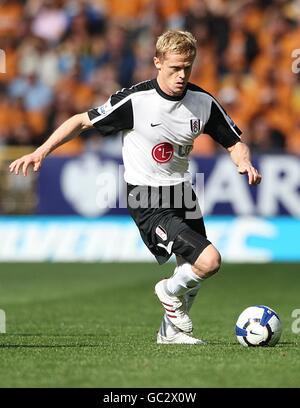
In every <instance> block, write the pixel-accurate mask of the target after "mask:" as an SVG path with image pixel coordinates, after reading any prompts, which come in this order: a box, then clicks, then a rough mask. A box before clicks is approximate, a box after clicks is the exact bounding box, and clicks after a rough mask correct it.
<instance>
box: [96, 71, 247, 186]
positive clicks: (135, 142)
mask: <svg viewBox="0 0 300 408" xmlns="http://www.w3.org/2000/svg"><path fill="white" fill-rule="evenodd" d="M88 115H89V118H90V120H91V122H92V124H93V125H94V126H95V127H96V128H97V129H98V130H99V131H100V133H101V134H102V135H103V136H109V135H113V134H116V133H117V132H119V131H122V132H123V147H122V154H123V161H124V167H125V174H124V178H125V181H126V182H127V183H130V184H133V185H148V186H154V187H158V186H166V185H176V184H179V183H182V182H184V181H187V180H190V174H189V173H188V155H189V153H190V152H191V150H192V148H193V143H194V140H195V139H196V137H198V136H199V135H200V134H201V133H207V134H209V135H210V136H211V137H213V138H214V139H215V140H216V141H217V142H219V143H220V144H221V145H222V146H224V147H230V146H232V145H234V144H235V143H237V142H238V141H240V137H239V136H240V134H241V131H240V130H239V129H238V127H237V126H236V125H235V123H234V122H233V121H232V119H231V118H230V117H229V116H228V115H227V113H226V111H225V110H224V109H223V108H222V106H221V105H220V104H219V103H218V102H217V101H216V99H215V98H213V97H212V96H211V95H210V94H209V93H208V92H206V91H204V90H203V89H202V88H199V87H198V86H196V85H194V84H191V83H188V85H187V87H186V89H185V91H184V93H183V94H182V95H180V96H176V97H175V96H169V95H167V94H166V93H164V92H163V91H162V90H161V89H160V87H159V85H158V82H157V80H156V79H152V80H149V81H145V82H142V83H139V84H137V85H133V86H132V87H131V88H128V89H122V90H120V91H118V92H116V93H115V94H113V95H112V96H111V97H110V98H109V100H108V101H107V102H106V103H105V104H104V105H102V106H100V107H98V108H95V109H91V110H90V111H88Z"/></svg>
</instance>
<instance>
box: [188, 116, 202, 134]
mask: <svg viewBox="0 0 300 408" xmlns="http://www.w3.org/2000/svg"><path fill="white" fill-rule="evenodd" d="M190 124H191V131H192V133H193V134H194V135H197V134H198V133H199V132H200V129H201V121H200V119H191V120H190Z"/></svg>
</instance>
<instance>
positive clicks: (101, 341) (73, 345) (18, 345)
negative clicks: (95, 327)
mask: <svg viewBox="0 0 300 408" xmlns="http://www.w3.org/2000/svg"><path fill="white" fill-rule="evenodd" d="M2 336H3V335H2ZM2 336H1V337H2ZM4 336H5V337H6V338H13V337H16V336H19V337H38V340H37V342H36V343H35V344H28V343H27V344H24V343H21V342H20V343H16V344H11V343H10V344H5V342H3V343H2V344H0V349H3V348H64V347H65V348H78V347H89V348H93V347H94V348H96V347H101V346H103V344H104V343H105V339H103V337H108V335H107V334H106V335H105V334H103V333H102V334H101V335H100V334H98V335H96V334H95V333H93V334H92V333H83V334H80V337H85V338H89V339H90V340H91V343H87V342H84V341H83V342H82V343H80V342H74V343H71V344H70V343H64V342H63V340H62V342H61V343H60V342H56V343H51V344H49V342H50V341H51V340H50V339H51V338H76V339H77V338H78V334H63V333H60V334H59V333H57V334H51V335H49V334H48V335H47V334H44V333H9V334H8V333H7V334H4ZM1 337H0V339H1ZM5 337H2V341H5ZM42 337H45V338H47V340H46V339H45V341H44V344H39V343H43V339H42ZM96 341H97V344H96ZM45 343H46V344H45ZM47 343H48V344H47ZM93 343H95V344H93Z"/></svg>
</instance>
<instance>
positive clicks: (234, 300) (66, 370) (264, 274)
mask: <svg viewBox="0 0 300 408" xmlns="http://www.w3.org/2000/svg"><path fill="white" fill-rule="evenodd" d="M173 267H174V265H173V264H167V265H165V266H163V267H158V266H157V265H155V264H0V308H1V309H3V310H4V311H5V312H6V318H7V333H6V334H1V335H0V356H1V357H0V358H1V366H0V387H101V388H105V387H137V388H138V387H197V388H198V387H299V386H300V359H299V344H300V334H298V335H297V334H294V333H293V332H292V329H291V326H292V323H293V318H292V317H291V313H292V311H293V310H294V309H299V308H300V297H299V287H300V266H299V265H297V264H268V265H229V264H225V265H223V267H222V271H221V272H220V273H219V274H218V275H216V276H215V277H213V278H211V279H210V280H208V281H206V282H204V284H203V287H202V289H201V292H200V293H199V296H198V298H197V300H196V302H195V304H194V306H193V309H192V311H191V317H192V318H193V322H194V327H195V330H194V333H195V335H196V336H199V337H201V338H203V339H205V340H207V341H208V344H207V345H206V346H184V345H183V346H182V345H171V346H166V345H157V344H156V343H155V336H156V330H157V329H158V327H159V324H160V319H161V316H162V309H161V306H160V304H159V302H158V300H157V298H156V297H155V295H154V293H153V288H154V285H155V283H156V281H157V280H159V279H160V278H161V277H164V276H169V275H170V274H171V272H172V269H173ZM252 304H265V305H268V306H270V307H272V308H274V309H275V310H276V311H277V312H278V313H279V315H280V317H281V319H282V322H283V325H284V331H283V334H282V337H281V340H280V343H279V344H278V345H277V346H276V347H274V348H244V347H242V346H240V345H239V344H238V343H237V341H236V338H235V335H234V326H235V321H236V319H237V317H238V315H239V313H240V312H241V311H242V310H243V309H244V308H246V307H247V306H250V305H252ZM298 327H299V325H298Z"/></svg>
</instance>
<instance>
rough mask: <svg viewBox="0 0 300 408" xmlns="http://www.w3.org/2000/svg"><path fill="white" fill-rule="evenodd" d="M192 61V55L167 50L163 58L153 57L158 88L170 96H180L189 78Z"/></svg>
mask: <svg viewBox="0 0 300 408" xmlns="http://www.w3.org/2000/svg"><path fill="white" fill-rule="evenodd" d="M193 62H194V57H190V56H187V55H184V54H173V53H169V52H168V53H166V54H165V55H164V57H163V58H158V57H154V65H155V66H156V68H157V69H158V76H157V81H158V84H159V86H160V88H161V89H162V90H163V91H164V92H165V93H166V94H168V95H170V96H180V95H181V94H182V93H183V91H184V89H185V87H186V85H187V83H188V80H189V78H190V75H191V71H192V66H193Z"/></svg>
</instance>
